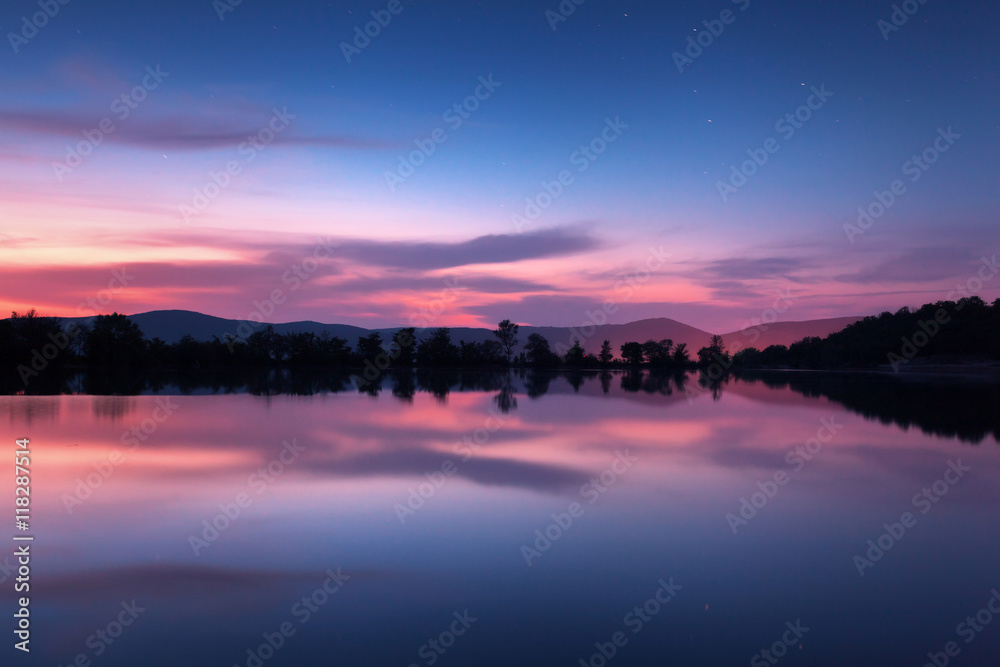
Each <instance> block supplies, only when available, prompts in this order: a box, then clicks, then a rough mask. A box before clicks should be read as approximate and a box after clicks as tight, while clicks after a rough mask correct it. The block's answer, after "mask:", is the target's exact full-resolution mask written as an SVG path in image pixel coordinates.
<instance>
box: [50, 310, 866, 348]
mask: <svg viewBox="0 0 1000 667" xmlns="http://www.w3.org/2000/svg"><path fill="white" fill-rule="evenodd" d="M60 319H61V321H62V322H64V323H70V322H89V320H90V319H91V318H60ZM129 319H130V320H132V321H133V322H135V323H136V324H137V325H138V326H139V328H140V329H142V332H143V333H144V334H145V335H146V337H147V338H150V339H152V338H160V339H161V340H163V341H164V342H166V343H168V344H173V343H176V342H177V341H179V340H180V339H181V338H182V337H183V336H185V335H190V336H191V337H192V338H194V339H195V340H198V341H210V340H211V339H212V337H213V336H218V337H219V338H220V339H225V337H226V334H232V335H237V334H238V332H240V327H241V326H242V325H246V326H248V327H250V328H249V331H251V332H253V331H258V330H259V329H260V328H261V327H260V325H258V324H256V323H253V322H245V321H243V320H229V319H225V318H221V317H213V316H212V315H204V314H202V313H196V312H193V311H189V310H155V311H151V312H148V313H139V314H136V315H129ZM859 319H860V318H857V317H841V318H836V319H827V320H811V321H806V322H780V323H776V324H770V325H767V327H766V330H764V329H763V328H762V329H756V330H753V331H754V333H753V335H747V334H744V333H742V332H731V333H728V334H724V338H725V340H726V343H727V344H730V345H732V344H733V343H735V342H736V341H740V342H741V343H743V346H744V347H747V346H750V345H753V346H754V347H757V348H759V349H763V348H765V347H767V346H768V345H790V344H791V343H793V342H795V341H797V340H801V339H802V338H806V337H808V336H819V337H825V336H827V335H828V334H830V333H833V332H834V331H839V330H840V329H843V328H844V327H845V326H847V325H849V324H851V323H853V322H856V321H857V320H859ZM273 326H274V330H275V331H276V332H277V333H279V334H288V333H293V332H300V333H313V334H316V335H317V336H318V335H321V334H322V333H323V332H327V333H329V334H330V335H331V336H339V337H340V338H344V339H345V340H347V342H348V344H349V345H351V346H352V347H353V346H355V345H357V342H358V339H359V338H361V337H363V336H367V335H368V334H370V333H372V332H373V331H377V332H379V333H380V334H382V338H383V339H385V340H388V339H389V338H390V337H391V335H392V332H394V331H396V330H397V328H387V329H364V328H361V327H355V326H351V325H348V324H323V323H321V322H312V321H303V322H285V323H281V324H274V325H273ZM246 330H247V329H246V327H244V329H243V331H244V332H245V331H246ZM533 333H539V334H541V335H543V336H545V338H546V339H548V341H549V342H550V343H551V345H552V348H553V350H556V349H558V347H557V346H559V345H565V346H566V347H567V348H568V347H571V346H572V344H573V342H574V341H575V340H576V338H577V337H578V336H584V335H586V334H592V335H590V336H587V337H586V338H583V339H582V340H581V344H582V345H583V347H584V348H585V349H586V350H587V351H588V352H592V353H594V354H596V353H597V352H598V351H599V350H600V347H601V342H602V341H604V340H605V339H608V340H610V341H611V345H612V349H613V350H615V353H616V354H617V352H618V349H619V347H620V346H621V345H622V344H623V343H626V342H629V341H638V342H645V341H647V340H657V341H659V340H663V339H664V338H669V339H671V340H673V341H674V343H675V344H679V343H686V344H687V346H688V349H689V351H692V352H693V351H696V350H698V349H699V348H700V347H702V346H704V345H706V344H707V343H708V339H709V337H710V336H711V333H710V332H707V331H703V330H702V329H698V328H696V327H692V326H689V325H687V324H684V323H682V322H678V321H676V320H672V319H669V318H666V317H660V318H655V319H646V320H639V321H637V322H629V323H628V324H605V325H602V326H595V327H593V328H592V329H585V328H570V327H521V331H520V333H519V335H518V338H519V339H520V342H521V344H523V343H524V342H525V341H526V340H527V338H528V336H529V335H531V334H533ZM451 337H452V340H454V341H456V342H457V341H461V340H464V341H466V342H469V343H472V342H479V343H481V342H484V341H487V340H493V333H492V331H491V330H489V329H480V328H469V327H455V328H452V330H451ZM755 341H756V342H755Z"/></svg>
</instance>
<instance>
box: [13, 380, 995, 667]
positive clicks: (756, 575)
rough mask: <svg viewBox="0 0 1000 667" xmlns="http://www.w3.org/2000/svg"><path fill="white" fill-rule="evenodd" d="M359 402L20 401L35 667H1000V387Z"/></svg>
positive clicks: (751, 383) (200, 393)
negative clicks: (937, 666)
mask: <svg viewBox="0 0 1000 667" xmlns="http://www.w3.org/2000/svg"><path fill="white" fill-rule="evenodd" d="M789 380H791V385H788V384H787V382H788V381H789ZM273 384H274V383H265V385H266V387H270V388H273ZM278 384H280V381H279V382H278ZM345 386H346V389H344V387H345ZM682 386H683V387H684V388H683V389H682ZM216 387H217V388H218V385H216ZM329 388H330V387H329V385H328V384H323V383H319V384H317V385H315V386H311V387H306V388H305V390H304V391H298V392H297V393H299V394H307V395H288V394H281V393H279V394H277V395H273V392H272V391H270V389H267V390H265V391H260V390H256V391H254V392H253V393H240V392H239V389H238V387H236V388H234V387H229V389H231V390H235V391H234V392H233V393H214V392H213V391H212V390H209V389H205V388H202V389H197V388H192V387H187V388H185V392H189V391H193V392H194V393H185V392H179V391H177V387H176V386H174V385H171V384H166V385H164V386H162V387H161V388H160V395H136V396H89V395H64V396H38V397H26V396H6V397H0V419H2V423H3V425H4V428H3V432H4V433H5V434H6V436H5V442H4V443H3V446H4V447H5V448H6V449H8V450H9V453H11V452H13V450H14V448H15V444H14V440H15V438H18V437H28V438H30V439H31V455H32V485H33V495H32V502H33V504H32V511H33V516H32V529H33V530H32V534H33V535H34V536H35V542H34V543H33V546H32V549H33V559H32V573H31V593H30V595H31V600H32V603H31V612H32V617H31V618H32V642H31V648H32V652H31V654H30V657H27V656H23V655H22V654H20V653H19V652H16V651H14V650H13V649H12V648H11V644H12V643H13V640H12V639H11V637H12V635H11V634H10V629H9V626H11V625H12V623H11V620H10V616H7V618H8V621H7V622H6V624H7V626H8V630H5V633H4V635H5V636H6V637H7V639H6V640H5V643H6V645H5V646H4V647H3V649H2V650H3V654H4V655H5V656H12V658H11V660H9V661H8V660H7V658H5V659H4V664H29V665H36V664H37V665H43V664H44V665H69V664H73V661H74V660H81V662H79V663H77V664H86V663H84V662H83V661H82V660H87V661H90V663H91V664H94V665H108V666H112V665H129V666H139V665H143V666H152V665H171V666H175V665H220V666H223V667H228V666H230V665H249V666H253V665H365V666H381V665H398V666H401V667H407V666H409V665H432V664H436V665H567V666H573V665H580V664H581V660H582V661H583V664H591V665H595V666H596V665H602V664H605V663H606V664H608V665H615V664H620V665H683V666H691V665H746V664H752V665H758V664H759V665H765V664H774V662H772V661H775V660H777V661H778V662H777V664H782V665H914V666H918V667H919V666H920V665H923V664H925V663H928V662H929V661H930V658H928V653H929V652H930V653H941V652H943V651H944V650H945V647H946V645H947V644H948V642H955V643H956V645H955V646H954V647H952V648H953V649H955V648H957V649H958V650H959V651H960V653H959V654H958V656H957V657H952V658H950V659H949V660H950V663H951V664H953V665H969V666H979V665H993V664H998V661H1000V614H993V613H992V612H989V611H988V610H987V611H986V612H983V613H981V612H980V610H983V609H988V604H990V599H991V597H992V596H993V595H994V593H993V591H994V589H997V590H1000V569H998V568H997V565H996V563H997V561H998V548H1000V532H998V530H997V527H998V526H1000V448H998V447H997V439H996V437H997V433H998V431H1000V424H998V412H1000V411H998V410H997V407H998V400H1000V399H998V396H1000V392H998V389H997V387H996V386H992V385H980V384H962V383H936V384H921V383H916V382H899V381H889V380H880V379H877V378H874V377H868V378H861V379H858V378H851V377H846V376H807V375H802V374H796V375H788V376H784V377H782V376H775V377H770V378H763V379H744V380H739V381H737V380H733V381H730V382H728V383H726V384H724V385H723V386H721V387H715V388H703V387H701V386H700V385H699V383H698V381H697V379H696V378H693V377H689V378H687V379H686V382H685V379H683V378H655V377H650V376H646V375H624V376H623V375H620V374H607V375H604V376H600V375H596V374H591V375H580V376H568V377H567V376H534V375H528V376H514V377H512V378H511V380H510V382H509V383H508V382H507V381H506V380H505V379H504V378H502V377H478V376H476V377H473V376H462V377H457V376H456V377H451V378H448V377H442V378H437V377H431V378H417V379H414V378H409V377H397V378H388V379H386V380H385V382H384V385H383V386H381V387H376V388H372V390H371V391H369V392H367V393H360V392H358V391H356V390H354V389H353V387H351V386H350V385H349V384H346V385H345V384H338V385H337V388H341V389H344V390H343V391H336V392H334V391H328V389H329ZM258 389H259V387H258ZM299 389H301V387H300V388H299ZM182 394H184V395H182ZM255 394H256V395H255ZM264 394H267V395H264ZM168 413H169V414H168ZM157 419H158V421H157ZM143 429H145V431H144V430H143ZM133 430H134V434H133ZM811 439H812V440H811ZM810 440H811V442H810ZM283 443H287V444H283ZM807 443H808V444H807ZM796 448H805V449H799V450H798V451H797V449H796ZM809 449H811V450H812V453H810V451H809ZM7 458H8V465H10V466H11V468H12V467H13V462H12V461H11V460H10V459H12V457H10V456H8V457H7ZM99 470H102V471H103V473H104V475H102V474H101V472H99ZM105 475H106V478H105ZM0 479H2V480H3V481H2V482H0V497H2V498H6V499H7V501H6V502H9V503H11V506H12V505H13V503H12V501H11V498H13V483H12V475H11V474H10V472H8V471H4V472H3V474H2V475H0ZM776 480H777V481H776ZM939 480H940V481H939ZM779 482H783V483H780V484H779ZM925 489H926V492H925V491H924V490H925ZM754 494H756V495H754ZM920 494H924V495H920ZM744 498H745V499H747V504H743V503H742V499H744ZM241 504H242V505H243V506H242V507H241V506H240V505H241ZM753 504H756V505H758V507H752V505H753ZM741 505H742V513H743V514H742V516H741V515H740V513H741ZM220 506H221V508H220ZM224 512H228V513H229V515H230V516H229V517H227V516H225V514H224ZM753 512H756V514H755V515H754V514H753ZM904 513H909V514H910V515H911V519H908V520H907V523H908V524H909V526H908V527H906V526H904V525H903V523H902V518H903V515H904ZM553 515H555V516H553ZM727 515H729V516H728V518H727ZM213 521H214V522H215V524H216V526H217V527H218V528H219V530H217V531H216V530H215V529H207V528H206V524H205V522H207V523H208V524H209V525H210V524H211V523H212V522H213ZM897 523H898V524H900V525H899V526H893V525H892V524H897ZM560 524H561V525H560ZM885 524H889V525H890V526H889V527H890V528H891V529H892V530H893V532H895V533H896V535H897V537H891V536H883V534H884V533H886V530H887V529H886V528H885V527H884V525H885ZM734 529H735V534H734ZM536 531H539V532H536ZM14 532H15V531H14V530H13V526H12V525H11V526H10V527H9V528H8V530H5V531H4V534H6V535H7V537H4V540H7V541H8V544H13V543H12V542H9V539H10V537H9V535H10V534H12V533H14ZM546 533H548V536H547V537H546V536H545V534H546ZM880 537H881V538H882V539H881V541H882V544H883V545H884V546H885V545H887V546H889V547H890V548H889V550H888V551H886V552H885V554H884V556H882V557H881V558H880V559H879V560H877V561H875V560H874V559H873V560H871V561H867V562H866V561H861V560H859V559H856V558H855V557H856V556H857V557H863V558H865V559H867V558H868V557H869V556H868V555H866V552H868V551H869V550H870V545H869V544H868V541H869V540H873V541H875V542H876V543H877V542H878V541H879V539H880ZM12 551H13V548H12V547H4V548H3V551H2V552H0V563H4V564H5V565H6V566H7V567H9V566H10V563H11V562H12V560H13V559H9V560H7V561H4V560H3V559H4V558H5V557H6V558H10V554H11V553H12ZM196 552H197V553H196ZM870 555H871V556H878V553H877V552H873V553H872V554H870ZM529 561H530V564H529ZM859 569H860V570H862V571H863V573H864V574H863V576H862V575H861V574H860V573H859ZM328 571H329V572H330V573H331V574H332V575H334V576H332V577H331V574H328ZM13 576H14V575H12V574H10V573H9V571H8V570H0V577H3V578H4V579H5V580H4V581H3V583H2V588H0V590H2V594H0V595H2V600H3V605H4V609H5V610H10V609H12V608H13V597H12V596H13V592H12V583H13V582H12V577H13ZM324 584H325V585H326V590H324ZM657 597H659V601H657ZM303 598H305V601H303ZM133 601H134V605H135V606H134V607H132V606H131V605H132V604H133ZM123 604H124V605H125V608H123ZM992 604H993V607H994V609H997V610H998V611H1000V599H998V601H996V602H993V603H992ZM6 613H7V612H6V611H5V615H6ZM977 614H979V620H978V621H976V620H975V619H973V621H974V622H975V624H976V626H975V627H979V628H980V630H978V631H977V630H973V629H972V627H973V626H969V625H963V626H960V625H959V624H960V623H962V622H963V619H966V617H969V616H972V617H975V616H976V615H977ZM987 615H988V616H989V619H988V620H987ZM119 621H127V622H128V623H129V625H128V626H127V627H121V626H118V625H117V623H118V622H119ZM283 624H284V626H283ZM282 627H284V630H285V632H286V635H285V636H281V630H282ZM790 627H791V628H796V627H797V630H796V631H795V632H793V631H791V630H789V628H790ZM98 630H102V633H104V634H102V635H98V634H96V633H97V631H98ZM276 633H277V634H276ZM616 633H618V634H616ZM265 635H266V636H269V637H270V640H271V642H272V644H276V645H278V648H277V649H272V648H270V647H269V646H268V645H267V643H266V642H267V640H266V639H265ZM105 638H106V639H105ZM432 640H433V643H431V642H432ZM616 640H617V643H618V645H617V646H616V645H615V641H616ZM262 645H263V648H261V647H262ZM765 649H766V650H768V651H774V653H772V654H769V655H770V656H771V661H769V660H767V658H766V657H765V656H763V655H761V654H760V652H761V651H762V650H765ZM601 651H603V652H604V653H606V654H608V655H610V654H611V653H612V651H613V652H614V655H613V657H611V658H605V657H603V656H602V655H601V653H600V652H601ZM81 654H82V655H83V656H84V658H83V659H79V658H78V657H77V656H79V655H81ZM779 654H780V656H781V657H780V659H779V658H778V657H777V656H779ZM941 664H943V663H941Z"/></svg>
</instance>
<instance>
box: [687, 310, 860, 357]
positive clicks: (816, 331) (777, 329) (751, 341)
mask: <svg viewBox="0 0 1000 667" xmlns="http://www.w3.org/2000/svg"><path fill="white" fill-rule="evenodd" d="M859 320H861V318H860V317H834V318H831V319H826V320H807V321H805V322H775V323H773V324H762V325H760V326H759V327H757V328H751V329H747V330H746V331H732V332H730V333H727V334H723V335H722V338H723V339H724V340H725V341H726V344H727V345H730V346H731V345H732V344H733V343H735V342H737V341H739V342H741V343H742V344H743V347H756V348H757V349H758V350H763V349H764V348H765V347H768V346H769V345H791V344H792V343H795V342H797V341H800V340H802V339H803V338H810V337H813V336H817V337H819V338H826V337H827V336H829V335H830V334H832V333H836V332H838V331H840V330H841V329H843V328H844V327H846V326H848V325H851V324H854V323H855V322H857V321H859ZM699 347H700V346H699Z"/></svg>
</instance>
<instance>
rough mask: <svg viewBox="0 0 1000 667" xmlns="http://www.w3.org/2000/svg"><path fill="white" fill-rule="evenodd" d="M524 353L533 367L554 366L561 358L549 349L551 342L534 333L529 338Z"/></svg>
mask: <svg viewBox="0 0 1000 667" xmlns="http://www.w3.org/2000/svg"><path fill="white" fill-rule="evenodd" d="M524 351H525V353H526V354H527V356H528V363H529V364H531V365H532V366H540V367H544V366H554V365H556V364H557V363H558V362H559V357H558V356H557V355H556V354H555V353H554V352H553V351H552V349H551V348H550V347H549V341H548V340H546V338H545V336H543V335H541V334H537V333H533V334H531V335H530V336H528V342H527V343H525V345H524Z"/></svg>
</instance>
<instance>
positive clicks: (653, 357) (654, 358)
mask: <svg viewBox="0 0 1000 667" xmlns="http://www.w3.org/2000/svg"><path fill="white" fill-rule="evenodd" d="M673 347H674V341H672V340H670V339H669V338H665V339H663V340H661V341H659V342H657V341H655V340H648V341H646V342H645V343H643V344H642V353H643V356H644V357H645V359H646V363H647V364H649V365H650V366H666V365H667V364H669V363H670V351H671V349H672V348H673Z"/></svg>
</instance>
